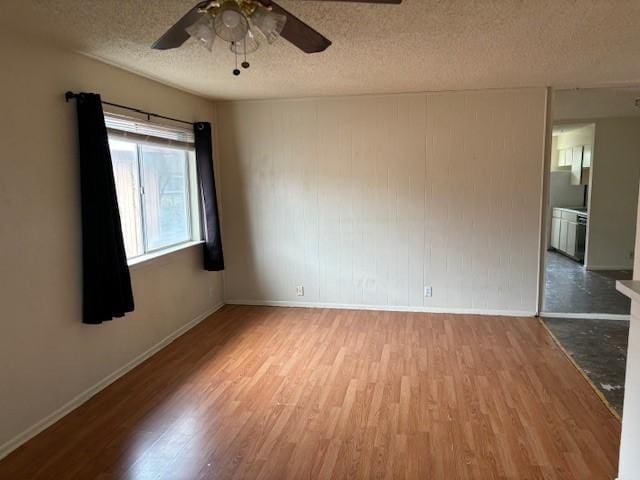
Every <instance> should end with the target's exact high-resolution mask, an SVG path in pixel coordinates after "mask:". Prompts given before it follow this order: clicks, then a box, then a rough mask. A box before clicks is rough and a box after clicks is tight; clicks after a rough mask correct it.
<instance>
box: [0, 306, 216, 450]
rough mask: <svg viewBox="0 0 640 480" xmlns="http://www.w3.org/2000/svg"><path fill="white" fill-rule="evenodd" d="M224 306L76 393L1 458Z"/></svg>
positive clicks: (21, 436)
mask: <svg viewBox="0 0 640 480" xmlns="http://www.w3.org/2000/svg"><path fill="white" fill-rule="evenodd" d="M223 306H224V302H220V303H218V304H217V305H216V306H214V307H213V308H211V309H209V310H207V311H206V312H204V313H202V314H200V315H198V316H197V317H196V318H194V319H193V320H191V321H190V322H189V323H186V324H184V325H183V326H182V327H180V328H179V329H177V330H175V331H174V332H172V333H171V334H169V335H168V336H166V337H165V338H163V339H162V340H161V341H160V342H158V343H156V344H155V345H154V346H152V347H151V348H149V349H148V350H146V351H145V352H143V353H141V354H140V355H138V356H137V357H135V358H134V359H133V360H131V361H130V362H128V363H127V364H125V365H124V366H122V367H120V368H119V369H118V370H116V371H115V372H113V373H112V374H110V375H108V376H106V377H105V378H103V379H102V380H100V381H99V382H98V383H96V384H95V385H93V386H92V387H89V388H88V389H87V390H85V391H84V392H82V393H80V394H78V395H76V396H75V397H74V398H72V399H71V400H70V401H68V402H67V403H65V404H64V405H63V406H62V407H60V408H58V409H57V410H56V411H54V412H52V413H50V414H49V415H47V416H46V417H44V418H43V419H42V420H40V421H39V422H37V423H35V424H34V425H32V426H31V427H29V428H27V429H26V430H24V431H23V432H22V433H19V434H18V435H16V436H15V437H13V438H12V439H10V440H8V441H7V442H5V443H4V444H2V445H0V459H2V458H4V457H6V456H7V455H9V454H10V453H11V452H12V451H14V450H15V449H16V448H18V447H19V446H21V445H22V444H24V443H26V442H28V441H29V440H31V439H32V438H33V437H35V436H36V435H37V434H39V433H40V432H42V431H43V430H45V429H46V428H48V427H50V426H51V425H53V424H54V423H55V422H57V421H58V420H60V419H61V418H62V417H64V416H65V415H67V414H68V413H70V412H71V411H73V410H75V409H76V408H78V407H79V406H80V405H82V404H83V403H85V402H86V401H87V400H89V399H90V398H91V397H93V396H94V395H95V394H96V393H98V392H99V391H101V390H103V389H105V388H106V387H108V386H109V385H111V384H112V383H113V382H115V381H116V380H118V379H119V378H120V377H122V376H123V375H125V374H126V373H127V372H129V371H130V370H133V369H134V368H135V367H137V366H138V365H140V364H141V363H142V362H144V361H145V360H146V359H148V358H149V357H151V356H152V355H153V354H155V353H157V352H158V351H159V350H161V349H162V348H164V347H166V346H167V345H168V344H170V343H171V342H172V341H174V340H175V339H176V338H178V337H179V336H181V335H182V334H184V333H186V332H187V331H188V330H191V329H192V328H193V327H195V326H196V325H197V324H199V323H200V322H201V321H203V320H204V319H205V318H207V317H208V316H210V315H212V314H214V313H215V312H217V311H218V310H220V309H221V308H222V307H223Z"/></svg>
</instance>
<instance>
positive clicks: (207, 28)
mask: <svg viewBox="0 0 640 480" xmlns="http://www.w3.org/2000/svg"><path fill="white" fill-rule="evenodd" d="M186 31H187V33H188V34H189V35H190V36H191V38H193V39H195V40H196V41H197V42H198V44H200V45H202V46H203V47H204V48H206V49H207V50H209V51H211V50H212V49H213V43H214V41H215V39H216V31H215V29H214V27H213V17H211V15H207V14H205V15H203V16H202V18H200V20H198V21H197V22H196V23H194V24H193V25H191V26H189V27H187V28H186Z"/></svg>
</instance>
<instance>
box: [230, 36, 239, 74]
mask: <svg viewBox="0 0 640 480" xmlns="http://www.w3.org/2000/svg"><path fill="white" fill-rule="evenodd" d="M231 45H233V50H234V54H235V57H236V68H235V69H234V70H233V74H234V75H235V76H236V77H237V76H238V75H240V70H239V69H238V49H237V48H236V42H231Z"/></svg>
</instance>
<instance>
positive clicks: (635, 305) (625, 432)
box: [618, 212, 640, 480]
mask: <svg viewBox="0 0 640 480" xmlns="http://www.w3.org/2000/svg"><path fill="white" fill-rule="evenodd" d="M636 226H637V228H638V233H637V234H636V240H635V244H636V250H637V249H640V212H639V214H638V216H637V220H636ZM633 270H634V273H633V279H634V280H640V257H637V258H636V259H635V265H634V269H633ZM638 404H640V303H639V302H636V301H632V302H631V323H630V325H629V343H628V345H627V366H626V373H625V382H624V405H625V409H624V415H623V416H622V435H621V438H620V462H619V466H618V480H635V479H636V478H640V455H638V452H640V409H638V408H637V407H636V406H637V405H638Z"/></svg>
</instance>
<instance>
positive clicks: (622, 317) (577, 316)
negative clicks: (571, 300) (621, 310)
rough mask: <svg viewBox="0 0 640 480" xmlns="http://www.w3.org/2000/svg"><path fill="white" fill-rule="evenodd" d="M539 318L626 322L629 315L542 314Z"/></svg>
mask: <svg viewBox="0 0 640 480" xmlns="http://www.w3.org/2000/svg"><path fill="white" fill-rule="evenodd" d="M540 316H541V317H543V318H544V317H547V318H570V319H576V320H616V321H619V322H628V321H629V320H631V315H622V314H616V313H562V312H542V313H541V314H540Z"/></svg>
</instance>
